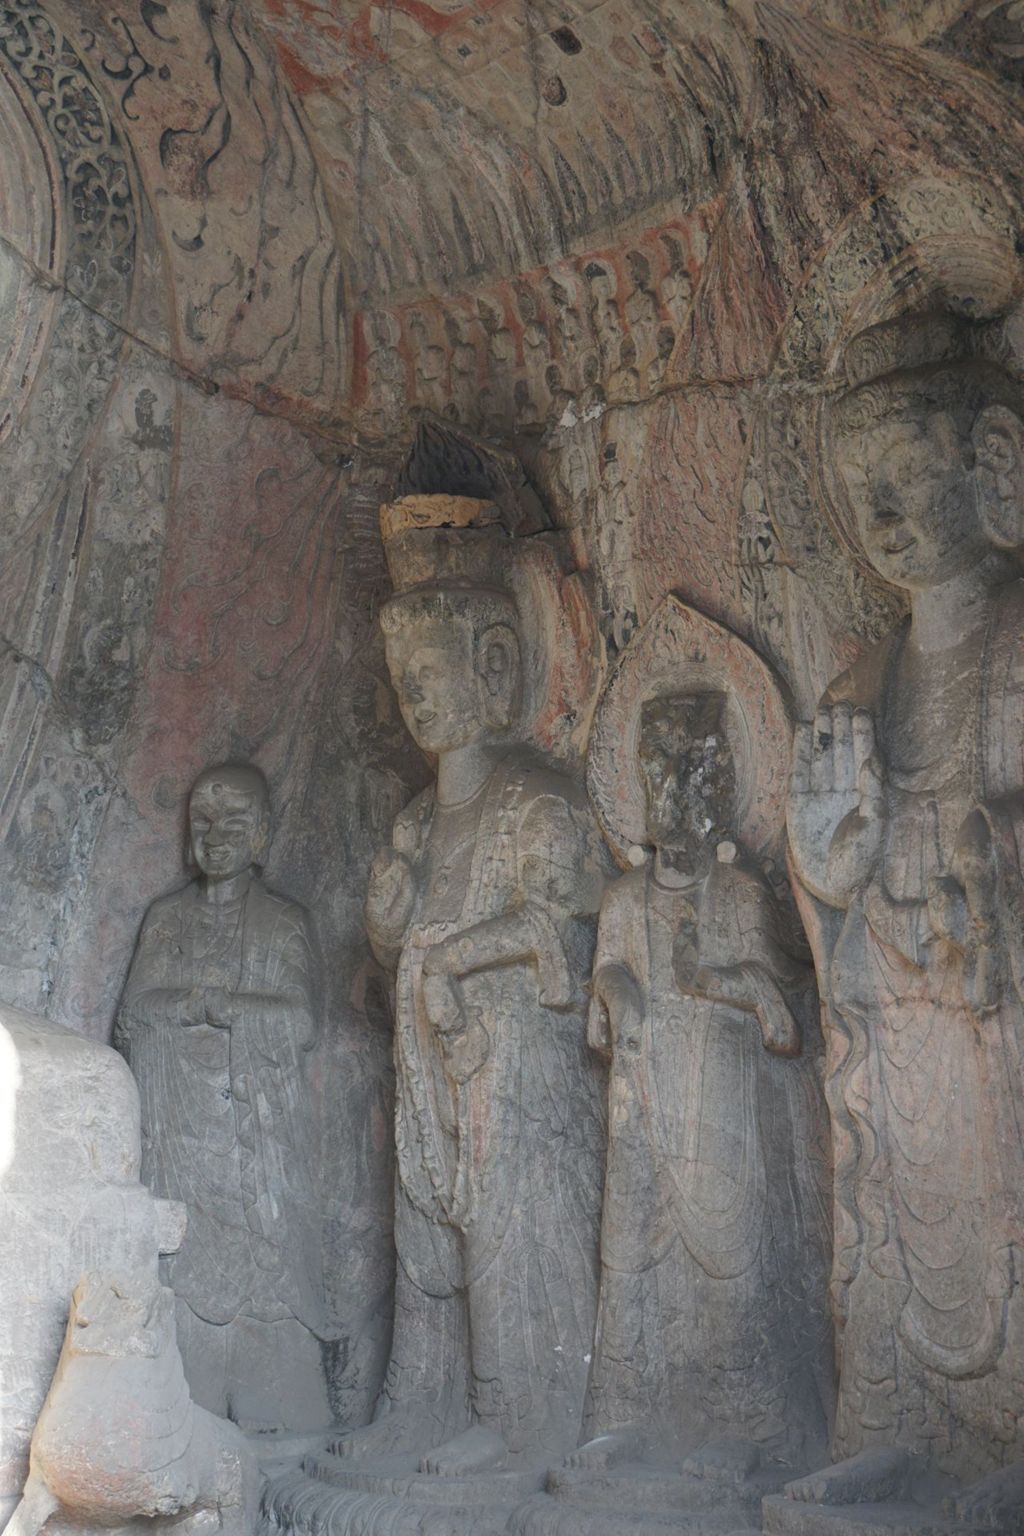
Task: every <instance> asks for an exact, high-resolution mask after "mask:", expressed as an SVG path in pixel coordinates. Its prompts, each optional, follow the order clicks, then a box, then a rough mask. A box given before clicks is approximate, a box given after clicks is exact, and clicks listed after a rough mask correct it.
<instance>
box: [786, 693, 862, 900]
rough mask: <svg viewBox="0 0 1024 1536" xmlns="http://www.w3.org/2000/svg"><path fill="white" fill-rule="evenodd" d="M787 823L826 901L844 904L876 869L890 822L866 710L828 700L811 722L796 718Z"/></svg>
mask: <svg viewBox="0 0 1024 1536" xmlns="http://www.w3.org/2000/svg"><path fill="white" fill-rule="evenodd" d="M786 824H787V828H788V831H789V842H790V848H791V850H792V854H793V862H794V864H795V865H796V870H797V873H798V875H799V876H800V879H801V880H802V881H803V883H804V884H805V885H806V886H807V887H808V889H809V890H811V891H813V892H814V893H815V895H817V896H820V897H821V898H822V899H823V900H824V901H828V902H830V903H832V904H833V905H835V906H845V904H846V903H847V902H848V901H849V899H850V897H851V896H852V895H853V893H854V891H855V890H857V889H858V888H859V887H860V886H862V885H863V884H865V883H866V881H867V879H868V878H869V876H870V873H871V869H872V866H873V864H874V862H875V859H876V857H877V854H878V850H879V848H880V846H881V836H882V831H883V828H884V824H885V791H884V785H883V780H882V767H881V762H880V760H879V756H878V752H877V750H876V743H875V726H874V721H873V720H872V718H871V716H870V714H869V713H868V711H867V710H865V709H853V708H852V706H851V705H849V704H834V705H831V706H823V707H822V708H821V709H819V710H818V713H817V714H816V716H815V718H814V724H813V725H798V726H797V729H796V738H795V741H794V748H793V771H792V775H791V777H790V786H789V802H788V806H787V812H786Z"/></svg>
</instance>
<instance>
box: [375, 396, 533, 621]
mask: <svg viewBox="0 0 1024 1536" xmlns="http://www.w3.org/2000/svg"><path fill="white" fill-rule="evenodd" d="M395 490H396V495H395V496H394V498H393V499H392V500H390V501H388V502H385V503H384V505H383V506H382V507H381V509H380V528H381V535H382V537H383V540H384V550H385V554H386V557H387V562H388V570H389V572H390V574H391V580H392V583H393V585H394V588H395V591H396V593H398V592H404V591H407V590H408V589H409V588H410V587H419V586H424V585H429V584H431V583H437V584H439V585H450V584H456V585H463V586H471V585H480V586H483V587H489V588H491V589H493V590H499V591H501V590H507V589H508V588H509V586H510V585H511V584H512V580H511V576H510V570H509V567H510V563H511V561H512V559H513V558H514V550H515V547H516V546H515V541H516V539H517V537H520V536H522V535H523V534H532V533H537V532H540V531H541V530H543V529H546V528H550V526H551V524H550V522H549V521H548V519H547V517H546V516H545V514H544V511H543V508H542V507H541V505H540V502H539V501H538V500H537V497H536V496H535V494H534V493H533V491H532V490H531V488H530V486H529V485H528V483H527V481H526V478H525V476H524V475H523V472H522V469H521V468H520V467H519V465H518V463H517V461H516V460H515V459H514V458H513V457H512V456H511V455H510V454H507V453H505V452H503V451H502V450H501V449H498V448H496V447H494V446H493V445H492V444H490V443H486V442H484V441H483V440H482V439H479V438H476V437H474V436H473V435H472V434H471V433H469V432H465V431H463V430H462V429H461V428H459V427H456V426H454V425H453V424H452V423H451V422H447V421H441V420H439V419H438V418H436V417H424V418H423V420H421V422H420V424H419V427H418V428H417V432H416V437H415V440H414V442H413V445H412V448H411V449H410V451H409V455H408V457H407V459H406V461H405V464H404V465H403V467H402V470H401V472H400V474H399V476H398V480H397V484H396V487H395Z"/></svg>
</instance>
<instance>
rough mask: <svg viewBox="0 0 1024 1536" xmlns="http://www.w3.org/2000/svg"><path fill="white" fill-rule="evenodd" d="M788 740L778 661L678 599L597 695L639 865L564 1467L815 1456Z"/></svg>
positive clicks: (620, 948)
mask: <svg viewBox="0 0 1024 1536" xmlns="http://www.w3.org/2000/svg"><path fill="white" fill-rule="evenodd" d="M788 745H789V725H788V719H787V714H786V710H785V707H784V705H783V703H782V699H781V696H780V694H779V691H778V688H777V686H776V684H775V683H774V680H773V679H772V678H771V675H770V673H769V672H768V669H767V668H766V667H765V666H764V664H763V663H762V662H761V661H760V659H759V658H758V657H756V656H755V654H754V653H753V652H752V651H750V649H749V647H747V646H745V645H744V644H743V643H742V642H741V641H740V640H739V639H738V638H737V637H736V636H734V635H730V634H728V633H727V632H726V631H724V630H723V629H721V628H720V627H719V626H718V625H716V624H714V623H712V622H711V621H710V620H707V619H705V618H704V617H703V616H702V615H700V614H698V613H696V612H695V610H693V609H690V608H687V607H685V606H684V605H683V604H682V603H680V602H678V601H677V600H676V599H674V598H669V599H667V600H666V602H665V603H664V604H663V605H662V607H661V608H660V609H659V610H658V612H657V613H656V614H655V615H654V617H653V618H652V619H651V620H650V621H649V622H648V624H647V626H645V628H644V630H642V631H641V632H640V634H639V635H638V636H637V637H636V639H635V640H634V641H633V643H632V645H631V647H630V649H629V650H627V652H626V653H625V655H624V657H623V659H622V661H621V662H620V664H619V667H618V669H617V670H616V673H615V674H614V676H613V678H612V680H611V682H610V684H609V686H608V689H607V691H606V694H605V696H604V699H603V700H602V704H601V706H600V708H599V712H598V718H597V723H596V726H595V731H594V737H593V741H592V746H591V756H590V785H591V792H592V795H593V798H594V801H595V804H596V806H597V808H598V811H599V814H600V816H601V820H602V822H603V824H604V826H605V828H606V830H607V831H608V833H609V836H610V838H611V840H612V842H613V845H614V846H615V848H616V852H617V853H618V854H619V856H620V858H621V857H622V855H623V853H624V852H627V845H628V844H629V843H630V842H632V843H633V844H634V846H633V847H632V848H630V849H628V854H629V855H630V856H631V862H633V863H634V864H635V863H637V862H640V863H641V866H642V867H639V868H634V869H633V870H632V871H631V872H629V873H627V874H625V875H623V877H622V878H621V879H620V880H619V881H618V882H617V883H616V884H615V885H613V886H612V887H611V889H610V890H609V891H608V893H607V895H606V896H605V899H604V903H603V905H602V908H601V917H600V926H599V931H598V943H597V954H596V958H595V968H594V980H593V1002H592V1005H591V1013H590V1034H591V1041H592V1044H593V1045H594V1046H595V1047H596V1049H597V1050H598V1051H600V1052H601V1053H602V1054H603V1055H605V1056H606V1057H607V1059H608V1060H609V1062H610V1069H611V1077H610V1103H609V1147H608V1167H607V1174H606V1182H605V1199H604V1219H603V1226H602V1233H601V1266H602V1267H601V1292H600V1304H599V1313H598V1327H597V1342H596V1347H595V1356H594V1363H593V1370H592V1375H591V1382H590V1392H589V1400H588V1412H587V1430H588V1433H589V1434H590V1436H591V1438H590V1439H589V1440H588V1441H587V1443H585V1444H584V1445H583V1446H582V1447H581V1449H580V1450H579V1451H578V1452H577V1453H576V1455H575V1456H574V1457H573V1458H572V1462H571V1465H573V1466H575V1467H584V1468H599V1467H608V1466H612V1465H615V1464H622V1463H625V1462H635V1461H637V1460H640V1459H642V1458H643V1457H644V1456H645V1455H646V1456H647V1457H648V1458H650V1457H652V1455H653V1458H654V1459H655V1460H662V1461H664V1459H665V1457H666V1456H667V1457H668V1461H669V1464H670V1465H674V1466H675V1467H676V1468H677V1469H678V1468H680V1467H682V1468H683V1469H684V1470H686V1471H688V1472H690V1473H694V1474H697V1475H702V1476H710V1477H723V1478H725V1479H726V1480H727V1481H730V1482H732V1483H733V1484H735V1483H736V1481H737V1480H738V1479H739V1480H742V1479H743V1478H744V1477H746V1476H748V1475H749V1474H753V1473H754V1472H755V1471H757V1470H758V1469H767V1468H769V1467H770V1466H772V1465H774V1466H775V1467H784V1466H788V1467H790V1468H793V1467H806V1466H808V1465H814V1464H815V1460H816V1459H817V1460H820V1459H821V1457H822V1456H823V1455H824V1454H825V1446H826V1444H827V1435H828V1426H829V1418H830V1408H831V1401H830V1397H831V1393H830V1378H831V1330H830V1327H829V1321H828V1297H827V1285H828V1210H827V1191H828V1181H829V1156H828V1149H827V1116H826V1112H825V1105H824V1101H823V1099H822V1097H821V1093H820V1087H819V1083H818V1076H817V1069H816V1062H815V1055H816V1052H815V1030H816V1021H815V1018H814V1015H815V1008H814V1002H815V997H814V986H813V973H812V971H811V968H810V965H809V963H808V959H807V957H806V955H805V953H803V952H802V938H801V936H800V934H799V924H798V922H797V921H796V920H795V914H794V913H793V912H792V911H790V914H789V919H788V922H787V921H786V920H785V919H784V916H783V908H782V906H781V905H780V903H779V901H778V899H777V898H776V895H775V894H774V893H773V891H772V889H771V886H770V884H769V881H768V879H767V878H766V875H765V872H764V868H763V867H762V864H763V854H764V848H765V845H766V844H767V843H769V842H770V841H772V840H774V843H775V846H776V850H777V849H778V846H779V844H780V842H781V831H782V824H783V815H784V794H783V786H784V768H783V769H781V770H779V769H777V768H776V766H775V758H776V757H777V759H778V762H779V763H781V764H783V765H784V763H785V761H786V758H787V755H788ZM637 844H640V845H643V846H642V847H639V846H636V845H637ZM644 848H646V850H648V857H647V859H646V861H644V860H643V849H644ZM651 851H652V852H653V858H651V857H650V852H651ZM759 855H761V856H762V857H760V858H759ZM805 1036H806V1044H805ZM790 1475H792V1473H790ZM780 1480H781V1479H780Z"/></svg>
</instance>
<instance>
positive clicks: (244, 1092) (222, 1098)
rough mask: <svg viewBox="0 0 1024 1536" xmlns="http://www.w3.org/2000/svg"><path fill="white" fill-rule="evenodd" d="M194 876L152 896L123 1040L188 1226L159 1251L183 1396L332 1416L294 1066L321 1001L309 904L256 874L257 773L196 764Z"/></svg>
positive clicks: (261, 787) (164, 1179)
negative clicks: (199, 768) (172, 1306)
mask: <svg viewBox="0 0 1024 1536" xmlns="http://www.w3.org/2000/svg"><path fill="white" fill-rule="evenodd" d="M188 815H189V834H190V840H191V850H192V858H193V860H194V862H195V863H196V865H197V866H198V868H199V877H198V879H196V880H194V881H192V883H191V884H189V885H186V886H185V887H184V888H183V889H182V890H178V891H173V892H172V893H171V894H170V895H168V896H163V897H161V898H160V899H159V900H157V901H155V902H154V903H153V905H152V906H151V907H150V909H149V911H148V912H147V914H146V918H145V921H144V922H143V925H142V931H141V933H140V935H139V942H138V947H137V949H136V952H135V958H134V959H133V961H132V965H131V970H130V972H129V974H128V981H127V984H126V986H125V992H124V997H123V999H122V1003H121V1009H120V1014H119V1017H118V1027H117V1043H118V1045H119V1046H120V1049H121V1050H122V1051H123V1052H124V1054H125V1055H126V1057H127V1058H128V1062H129V1065H130V1066H131V1068H132V1071H133V1073H134V1075H135V1078H136V1081H137V1082H138V1085H139V1092H140V1095H141V1099H142V1136H143V1163H142V1176H143V1179H144V1180H145V1181H146V1182H147V1183H148V1184H149V1185H150V1187H151V1188H152V1189H153V1191H154V1192H155V1193H156V1194H158V1195H161V1196H164V1197H166V1198H169V1199H172V1200H181V1201H183V1202H184V1204H185V1205H186V1207H187V1210H188V1226H187V1230H186V1235H185V1239H184V1241H183V1243H182V1245H181V1249H180V1251H179V1252H178V1253H177V1254H175V1255H173V1256H172V1257H171V1258H169V1259H167V1260H166V1261H164V1262H165V1263H166V1265H167V1270H166V1279H167V1283H168V1284H169V1285H170V1286H171V1288H172V1289H173V1291H174V1293H175V1296H176V1298H177V1301H176V1315H177V1326H178V1340H179V1345H180V1348H181V1353H182V1358H183V1361H184V1365H185V1374H186V1377H187V1380H188V1383H189V1386H190V1388H191V1391H192V1395H193V1398H194V1399H195V1401H196V1402H197V1403H199V1404H200V1405H201V1406H202V1407H204V1408H207V1409H209V1410H210V1411H211V1412H213V1413H218V1414H221V1415H226V1416H227V1417H229V1418H232V1419H234V1420H235V1421H236V1422H237V1423H239V1424H242V1425H243V1426H249V1427H253V1428H285V1429H293V1430H312V1429H318V1428H324V1427H326V1426H327V1425H329V1424H330V1422H331V1413H330V1409H329V1407H328V1402H327V1392H326V1383H325V1376H324V1368H323V1363H322V1351H321V1347H320V1346H321V1340H323V1339H327V1338H330V1337H331V1336H332V1335H331V1329H330V1325H329V1323H328V1319H327V1316H326V1312H325V1307H324V1299H323V1292H322V1277H321V1254H320V1221H319V1212H318V1208H317V1205H316V1201H315V1198H314V1192H313V1182H312V1146H311V1140H312V1134H311V1122H310V1110H309V1105H308V1103H307V1100H306V1095H305V1091H304V1058H305V1055H306V1052H307V1051H308V1050H309V1048H310V1046H311V1045H312V1044H313V1041H314V1038H315V1034H316V1028H317V1016H318V1010H319V1007H320V998H319V996H318V966H317V958H316V948H315V942H314V937H313V931H312V927H311V924H310V919H309V914H308V913H307V912H306V910H305V908H303V907H301V906H299V905H298V903H297V902H294V901H289V900H287V899H286V898H285V897H283V896H278V895H276V894H275V893H274V892H273V891H270V890H268V889H267V888H266V886H265V885H264V884H263V881H262V880H261V879H260V877H259V874H258V866H259V863H260V860H261V859H262V857H263V854H264V850H265V849H266V846H267V842H268V839H269V834H270V800H269V795H268V791H267V785H266V781H265V780H264V778H263V775H262V774H261V773H259V771H258V770H257V769H255V768H251V767H244V766H236V765H231V764H228V765H224V766H222V767H218V768H210V769H207V770H206V772H204V773H202V774H200V776H199V778H198V779H197V780H196V782H195V784H194V785H193V788H192V793H191V795H190V797H189V807H188Z"/></svg>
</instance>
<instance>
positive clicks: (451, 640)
mask: <svg viewBox="0 0 1024 1536" xmlns="http://www.w3.org/2000/svg"><path fill="white" fill-rule="evenodd" d="M381 627H382V628H383V630H384V638H385V646H386V651H387V661H388V670H389V671H390V673H391V681H392V682H393V683H394V686H395V692H396V693H397V694H398V703H399V707H400V709H401V711H402V718H403V719H404V721H405V723H406V725H407V726H408V728H409V730H410V732H411V733H412V735H413V737H414V738H415V740H416V742H417V744H418V745H419V746H420V747H421V748H422V749H423V750H424V751H425V752H434V753H442V752H451V751H453V750H455V749H456V748H458V747H463V746H468V745H470V744H471V743H473V742H477V741H482V740H486V739H488V738H492V737H501V736H504V735H506V734H507V733H508V732H509V730H510V729H511V728H512V726H513V725H514V723H515V721H516V720H517V718H518V714H519V705H520V692H521V663H520V649H519V635H518V615H517V612H516V607H515V604H514V602H513V601H512V599H511V598H510V597H508V596H507V595H506V594H505V593H503V592H497V591H493V592H492V591H488V590H487V589H486V588H480V587H468V586H467V587H460V586H455V585H452V586H431V587H423V588H419V589H417V588H413V589H412V590H411V591H408V592H403V593H402V594H401V595H400V596H398V597H393V598H392V599H391V600H390V601H389V602H387V603H386V604H385V605H384V608H383V610H382V613H381Z"/></svg>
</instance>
